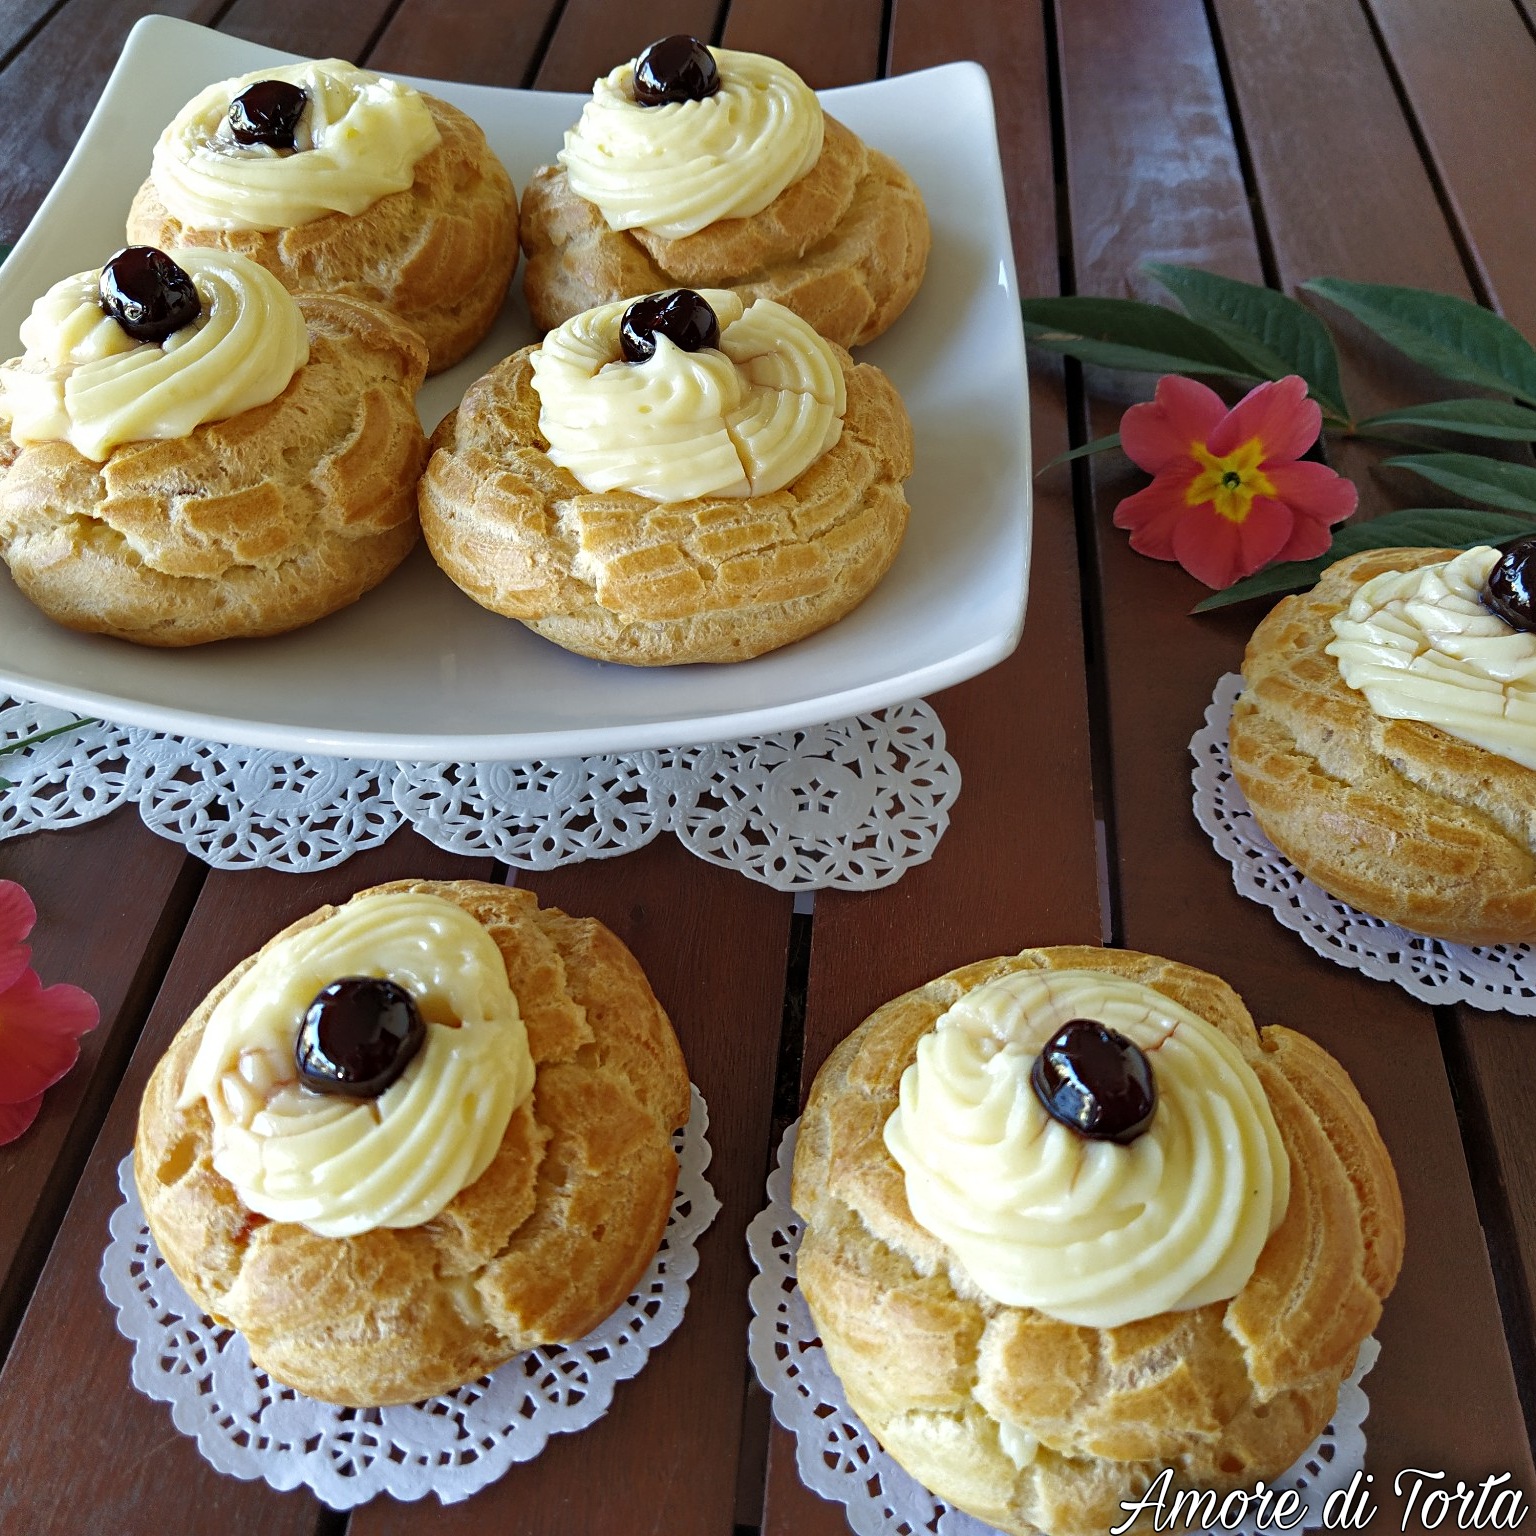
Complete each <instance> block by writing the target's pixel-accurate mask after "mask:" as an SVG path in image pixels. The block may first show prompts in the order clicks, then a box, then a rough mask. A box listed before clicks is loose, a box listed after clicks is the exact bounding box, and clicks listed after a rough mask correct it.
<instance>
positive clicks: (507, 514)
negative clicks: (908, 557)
mask: <svg viewBox="0 0 1536 1536" xmlns="http://www.w3.org/2000/svg"><path fill="white" fill-rule="evenodd" d="M432 448H433V450H434V451H433V454H432V460H431V463H430V464H429V465H428V468H427V473H426V475H425V476H424V477H423V478H422V484H421V520H422V528H423V531H424V532H425V534H426V538H427V543H428V545H429V546H430V548H431V550H432V553H433V555H434V557H435V558H436V560H437V562H438V564H439V565H441V566H442V568H443V569H444V570H445V571H446V572H447V573H448V575H449V576H451V577H452V578H453V580H454V581H455V582H457V583H458V585H459V586H460V587H462V588H463V589H464V591H466V592H467V593H469V595H470V596H471V597H473V598H474V599H475V601H476V602H478V603H480V604H481V605H482V606H483V607H486V608H489V609H491V610H492V611H493V612H495V613H500V614H505V615H507V616H509V617H511V618H515V619H520V620H521V621H522V622H523V623H525V624H526V625H528V627H529V628H530V629H533V630H536V631H537V632H538V633H539V634H541V635H544V636H545V637H546V638H548V639H550V640H553V641H554V642H555V643H556V644H557V645H562V646H564V647H566V648H567V649H568V650H573V651H579V652H580V653H581V654H583V655H586V656H595V657H598V658H600V659H602V660H606V661H625V662H632V663H636V664H640V665H647V666H656V665H669V664H672V663H677V662H692V661H739V660H742V659H743V658H745V657H749V656H756V655H759V654H760V653H762V652H764V651H768V650H772V649H774V648H775V647H777V646H781V645H787V644H788V643H789V642H790V641H792V640H798V639H800V638H801V637H802V636H804V635H808V634H810V633H812V632H813V631H815V630H818V629H822V628H825V627H826V626H827V625H828V624H831V623H833V622H834V621H835V620H837V619H839V618H841V617H842V616H843V615H844V614H845V613H847V612H848V611H849V610H850V609H852V608H853V607H854V606H855V605H856V604H857V603H859V602H860V601H862V599H863V598H864V597H865V596H866V595H867V594H868V593H869V591H870V590H871V589H872V588H873V587H874V585H875V583H876V582H877V581H879V579H880V577H881V576H882V575H883V574H884V573H885V571H886V568H887V567H888V566H889V565H890V563H891V561H892V560H893V559H894V558H895V555H896V550H897V547H898V546H899V545H900V543H901V538H902V534H903V532H904V531H905V528H906V520H907V502H906V497H905V495H904V494H903V492H902V482H903V481H904V480H905V479H906V478H907V476H908V475H909V474H910V473H911V470H912V429H911V424H910V423H909V422H908V420H907V414H906V411H905V410H904V409H903V407H902V404H901V399H900V397H899V396H898V395H897V393H896V391H895V389H894V388H893V387H892V386H891V383H890V381H889V380H888V379H887V378H886V377H885V375H884V374H883V373H881V372H880V371H879V370H878V369H876V368H873V367H870V366H869V365H868V364H859V365H855V363H854V362H853V359H852V358H850V357H849V356H848V354H847V353H846V352H844V351H843V350H842V349H841V348H840V347H836V346H834V345H832V344H831V343H829V342H827V341H824V340H823V339H822V338H821V337H819V336H818V335H817V334H816V333H815V331H813V330H812V329H811V327H810V326H809V325H808V324H806V322H805V321H803V320H801V319H800V318H799V317H798V316H796V315H794V314H793V313H791V312H790V311H789V310H787V309H785V308H783V307H782V306H781V305H778V304H775V303H773V302H772V301H771V300H766V299H758V300H756V301H753V302H752V303H750V304H747V303H745V302H744V301H743V300H742V299H741V298H740V297H738V296H737V295H736V294H734V293H732V292H730V291H728V290H714V289H711V290H706V291H705V292H704V293H703V294H698V293H694V292H692V291H691V290H688V289H680V290H674V291H672V292H670V293H663V294H657V295H653V296H650V297H648V298H646V299H643V300H640V301H637V302H636V303H634V304H630V305H626V304H625V303H623V302H622V301H621V302H619V303H616V304H608V305H604V306H602V307H600V308H598V309H594V310H590V311H588V312H587V313H585V314H582V315H578V316H577V317H576V318H575V319H573V320H570V321H567V322H566V323H565V324H564V325H562V326H560V327H559V328H558V329H556V330H554V331H552V332H551V333H550V334H549V335H548V336H546V337H545V338H544V342H543V344H542V346H538V347H525V348H524V349H523V350H522V351H520V352H516V353H514V354H513V355H512V356H511V357H509V358H507V359H506V361H505V362H502V363H500V364H498V365H497V366H496V367H495V368H493V369H492V370H491V372H490V373H488V374H486V375H485V377H484V378H482V379H480V380H479V381H478V382H476V383H475V384H473V385H471V386H470V389H469V391H468V393H467V394H466V395H465V396H464V400H463V403H462V404H461V405H460V406H459V408H458V410H457V411H456V412H454V413H453V414H451V415H450V416H448V417H447V418H446V419H445V420H444V421H443V423H442V424H441V425H440V426H439V427H438V429H437V432H436V433H435V434H434V435H433V438H432Z"/></svg>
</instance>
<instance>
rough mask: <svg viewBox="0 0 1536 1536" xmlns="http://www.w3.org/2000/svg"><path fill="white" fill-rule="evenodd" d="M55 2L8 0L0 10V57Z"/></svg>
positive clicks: (16, 42)
mask: <svg viewBox="0 0 1536 1536" xmlns="http://www.w3.org/2000/svg"><path fill="white" fill-rule="evenodd" d="M56 3H57V0H9V3H8V4H7V5H6V6H5V8H4V9H3V10H0V58H3V57H4V56H5V55H6V54H8V53H9V52H10V51H11V50H12V49H13V48H15V47H16V46H17V45H18V44H19V43H21V41H22V40H23V39H24V38H25V37H26V35H27V33H28V32H30V31H31V30H32V28H33V27H35V26H36V25H37V24H38V22H40V21H41V20H42V19H43V18H44V17H45V16H46V15H47V14H48V12H49V11H50V10H51V9H52V8H53V6H54V5H55V4H56Z"/></svg>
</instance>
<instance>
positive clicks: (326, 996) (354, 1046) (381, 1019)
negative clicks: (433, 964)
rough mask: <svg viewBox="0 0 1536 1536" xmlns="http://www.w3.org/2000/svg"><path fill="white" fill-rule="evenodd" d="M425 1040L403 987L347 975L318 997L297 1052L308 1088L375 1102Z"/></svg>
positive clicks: (416, 1012) (424, 1030) (411, 1000)
mask: <svg viewBox="0 0 1536 1536" xmlns="http://www.w3.org/2000/svg"><path fill="white" fill-rule="evenodd" d="M426 1038H427V1026H426V1024H425V1022H424V1021H423V1019H422V1017H421V1012H420V1010H419V1009H418V1008H417V1007H416V1000H415V998H413V997H412V996H411V994H410V993H409V992H407V991H406V990H405V988H404V987H402V986H399V985H398V984H397V983H395V982H393V981H385V980H383V979H382V978H380V977H377V976H344V977H342V979H341V980H340V981H333V982H332V983H331V984H330V986H328V987H323V988H322V989H321V990H320V992H319V993H317V994H316V996H315V1000H314V1002H312V1003H311V1004H310V1005H309V1011H308V1012H307V1013H306V1014H305V1015H304V1023H303V1026H302V1027H301V1028H300V1030H299V1038H298V1043H297V1045H296V1046H295V1048H294V1053H293V1054H294V1060H295V1061H296V1062H297V1063H298V1067H299V1079H300V1081H301V1082H303V1084H304V1086H305V1087H306V1088H313V1089H315V1090H316V1091H317V1092H319V1093H345V1094H349V1095H351V1096H352V1097H353V1098H358V1099H376V1098H377V1097H378V1096H379V1095H380V1094H381V1093H383V1092H384V1090H385V1089H386V1088H388V1087H389V1085H390V1084H391V1083H392V1082H394V1081H395V1079H396V1078H397V1077H399V1076H400V1074H401V1073H402V1072H404V1071H405V1069H406V1068H407V1067H408V1066H409V1065H410V1063H411V1058H412V1057H413V1056H415V1054H416V1053H417V1051H419V1050H420V1049H421V1046H422V1042H423V1041H424V1040H425V1039H426Z"/></svg>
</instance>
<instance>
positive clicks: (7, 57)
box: [0, 0, 69, 74]
mask: <svg viewBox="0 0 1536 1536" xmlns="http://www.w3.org/2000/svg"><path fill="white" fill-rule="evenodd" d="M68 4H69V0H56V4H54V5H50V6H49V7H48V9H47V10H46V11H44V12H43V14H42V15H41V16H39V17H38V18H37V20H36V21H34V22H33V23H32V25H31V26H30V27H28V28H27V30H26V31H25V32H23V33H22V34H21V36H20V37H19V38H17V39H16V41H15V42H14V43H13V44H12V45H11V46H10V47H9V48H7V49H6V51H5V53H4V55H3V56H0V74H3V73H4V72H5V71H6V69H7V68H9V66H10V64H11V61H12V60H13V59H14V58H15V57H16V55H17V54H18V53H20V52H21V51H22V49H23V48H25V47H26V46H27V45H28V44H29V43H30V42H31V41H32V39H33V38H34V37H36V36H37V34H38V33H39V32H41V31H42V30H43V28H44V27H46V26H47V25H48V23H49V22H50V21H52V20H53V18H54V17H55V16H57V15H58V14H59V12H60V11H62V10H63V9H64V7H65V6H66V5H68Z"/></svg>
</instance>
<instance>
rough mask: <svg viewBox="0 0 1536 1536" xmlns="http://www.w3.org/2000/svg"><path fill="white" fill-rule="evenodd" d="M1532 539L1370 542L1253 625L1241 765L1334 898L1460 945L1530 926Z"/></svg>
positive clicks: (1238, 710) (1253, 800) (1534, 800)
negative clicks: (1501, 543) (1482, 543)
mask: <svg viewBox="0 0 1536 1536" xmlns="http://www.w3.org/2000/svg"><path fill="white" fill-rule="evenodd" d="M1533 598H1536V540H1529V539H1528V540H1526V541H1524V542H1523V543H1522V544H1519V545H1516V546H1515V547H1514V548H1512V549H1511V550H1509V551H1508V552H1507V553H1506V554H1504V555H1502V556H1501V555H1500V553H1499V551H1498V550H1496V549H1491V548H1487V547H1482V548H1477V549H1470V550H1465V551H1462V552H1460V553H1458V552H1457V551H1455V550H1448V549H1374V550H1369V551H1367V552H1366V553H1364V554H1359V555H1353V556H1351V557H1349V558H1348V559H1346V560H1341V561H1339V562H1338V563H1337V564H1336V565H1333V566H1330V567H1329V568H1328V570H1326V571H1325V572H1324V573H1323V576H1322V579H1321V580H1320V581H1319V582H1318V584H1317V586H1316V587H1315V588H1314V589H1313V590H1312V591H1311V592H1308V593H1304V594H1302V595H1300V596H1297V597H1288V598H1286V599H1285V600H1284V601H1283V602H1282V603H1280V604H1278V605H1277V606H1276V607H1275V609H1274V611H1273V612H1272V613H1270V614H1269V616H1268V617H1267V618H1266V619H1265V620H1264V621H1263V623H1262V624H1260V625H1259V627H1258V629H1257V630H1255V631H1254V635H1253V638H1252V639H1251V640H1250V641H1249V643H1248V650H1247V654H1246V655H1245V656H1244V658H1243V680H1244V689H1243V693H1242V696H1241V697H1240V698H1239V699H1238V700H1237V703H1236V705H1235V707H1234V709H1233V711H1232V728H1231V755H1232V770H1233V772H1234V774H1235V775H1236V777H1237V781H1238V783H1239V785H1240V786H1241V787H1242V790H1243V793H1244V794H1245V795H1246V796H1247V798H1248V803H1249V805H1250V806H1251V807H1252V808H1253V813H1254V816H1255V817H1256V818H1257V819H1258V822H1259V825H1260V826H1261V827H1262V828H1263V829H1264V831H1265V833H1266V834H1267V835H1268V836H1269V837H1270V839H1271V840H1272V841H1273V842H1274V844H1275V846H1276V847H1277V848H1279V850H1280V851H1281V852H1282V853H1283V854H1284V855H1285V856H1286V857H1287V858H1288V859H1289V860H1290V861H1291V862H1292V863H1293V864H1294V865H1295V866H1296V867H1297V868H1298V869H1299V870H1300V871H1301V872H1302V873H1303V874H1304V875H1306V876H1307V878H1308V879H1310V880H1313V881H1315V882H1316V883H1317V884H1318V885H1320V886H1321V887H1322V888H1323V889H1324V890H1325V891H1327V892H1328V893H1329V894H1330V895H1333V896H1336V897H1338V898H1340V899H1341V900H1343V901H1347V902H1349V903H1350V904H1351V905H1352V906H1354V907H1357V908H1359V909H1360V910H1361V911H1362V912H1368V913H1371V914H1372V915H1373V916H1376V917H1381V918H1386V919H1387V920H1388V921H1390V922H1394V923H1399V924H1401V925H1402V926H1403V927H1405V928H1409V929H1412V930H1413V931H1414V932H1416V933H1423V934H1429V935H1431V936H1433V937H1436V938H1441V939H1449V940H1452V941H1454V942H1456V943H1461V944H1494V943H1518V942H1528V941H1531V940H1536V601H1533Z"/></svg>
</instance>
